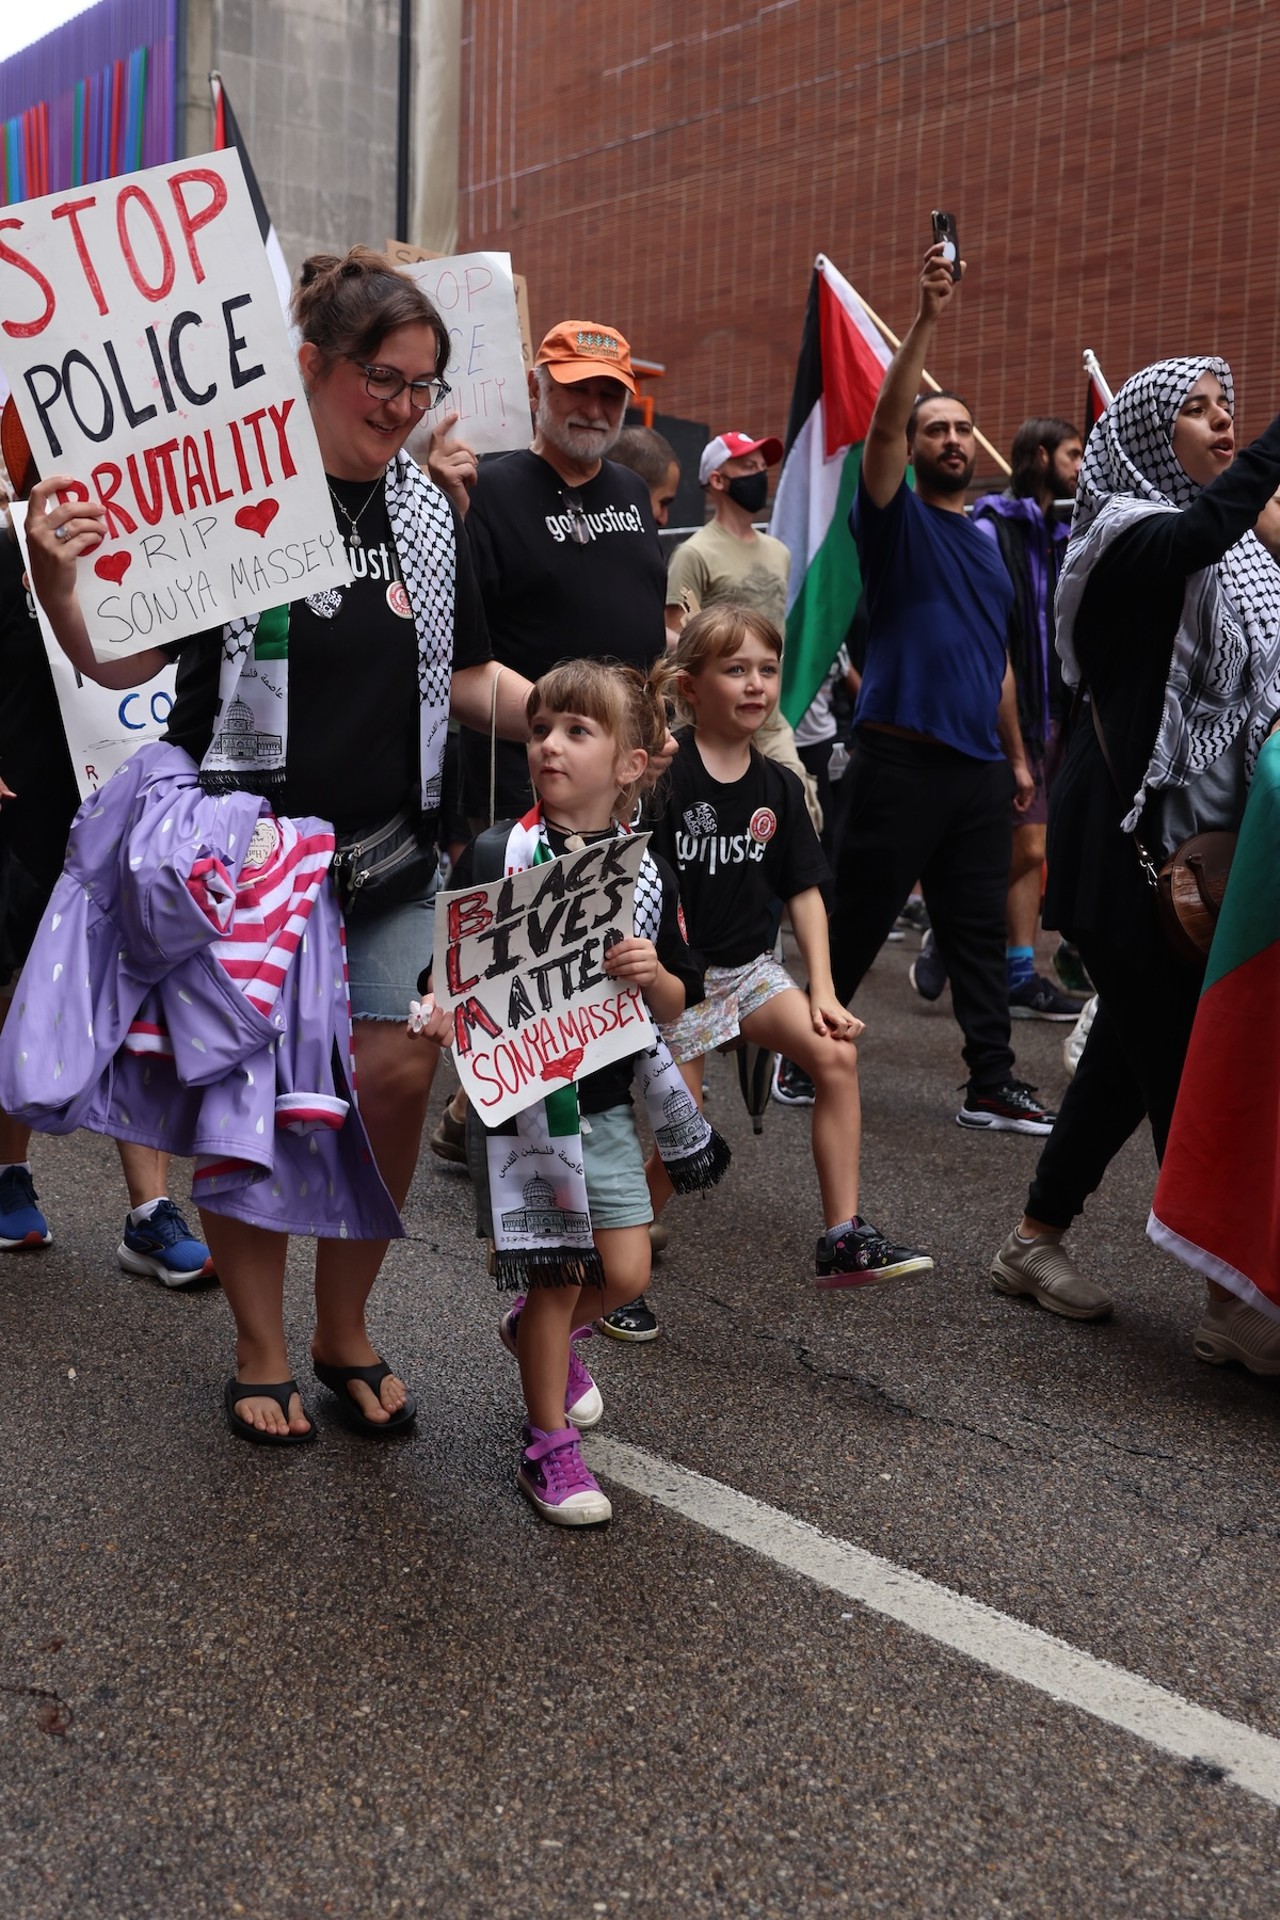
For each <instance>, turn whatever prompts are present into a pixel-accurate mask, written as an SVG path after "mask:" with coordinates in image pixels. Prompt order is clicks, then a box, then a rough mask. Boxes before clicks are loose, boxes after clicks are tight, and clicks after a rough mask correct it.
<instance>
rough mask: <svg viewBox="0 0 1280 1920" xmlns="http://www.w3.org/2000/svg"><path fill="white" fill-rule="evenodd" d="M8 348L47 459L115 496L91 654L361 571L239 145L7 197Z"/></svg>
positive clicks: (4, 283)
mask: <svg viewBox="0 0 1280 1920" xmlns="http://www.w3.org/2000/svg"><path fill="white" fill-rule="evenodd" d="M0 366H3V368H4V371H5V374H6V376H7V378H8V381H9V385H10V387H11V388H12V390H13V394H14V399H15V401H16V404H17V408H18V412H19V415H20V417H21V419H22V424H23V426H24V427H25V429H26V433H27V438H28V439H29V441H30V442H31V449H32V452H33V454H34V456H35V460H36V464H37V466H38V467H39V468H40V470H41V472H42V473H43V474H48V475H52V474H55V473H61V474H67V475H70V476H72V477H73V478H74V483H75V484H74V486H73V487H72V488H69V489H68V490H67V494H64V496H63V497H64V498H66V497H68V495H76V494H78V495H79V497H81V498H85V499H94V500H98V501H100V502H101V503H102V506H103V508H104V509H105V511H106V516H107V533H106V538H105V540H104V541H103V543H102V545H101V546H100V547H99V548H98V549H97V550H96V551H95V552H94V553H92V554H88V555H86V556H85V557H84V558H83V559H82V560H81V562H80V577H79V583H78V585H79V598H80V604H81V610H82V612H83V614H84V617H85V623H86V625H87V627H88V630H89V636H90V639H91V640H92V642H93V648H94V652H95V653H96V654H97V656H98V658H99V659H113V658H116V657H118V656H121V655H124V654H128V653H135V652H137V651H138V650H139V649H141V648H143V647H152V646H158V645H162V644H164V643H166V642H168V641H173V640H180V639H183V638H184V637H185V636H186V635H187V634H190V633H195V632H198V631H199V630H200V629H201V628H203V627H210V626H218V625H221V624H222V623H224V622H225V621H227V620H231V619H234V618H236V617H237V616H239V615H243V614H250V613H254V612H257V611H260V610H261V609H262V608H263V607H269V606H278V605H280V604H281V603H282V602H284V601H287V600H294V599H298V598H305V597H306V596H308V595H310V594H312V593H315V592H318V591H319V590H320V589H322V588H325V587H333V586H342V585H344V584H345V583H346V582H347V580H348V579H349V578H350V574H349V571H348V568H347V559H346V551H345V548H344V547H343V544H342V541H341V540H340V539H339V537H338V532H337V528H336V526H335V524H334V519H333V508H332V505H331V503H330V499H329V492H328V488H327V486H326V484H325V477H324V469H323V466H322V463H321V459H320V452H319V448H318V446H317V444H316V439H315V434H314V432H313V430H312V427H311V422H310V419H309V417H308V413H307V404H306V396H305V395H304V393H303V390H302V383H301V380H300V378H299V375H298V368H297V363H296V360H295V358H294V354H293V350H292V348H291V346H290V343H289V337H288V334H287V332H286V330H285V326H284V320H283V317H282V315H281V312H280V301H279V296H278V294H277V292H276V288H275V282H274V281H273V279H272V276H271V269H270V266H269V264H268V261H267V257H266V253H265V250H264V248H263V246H262V241H261V238H260V236H259V233H258V227H257V222H256V220H255V218H254V214H253V209H252V206H251V205H250V202H249V195H248V192H247V191H246V188H245V184H244V175H243V172H242V171H241V167H240V160H239V157H238V155H237V154H236V153H235V152H234V151H231V150H228V151H226V152H223V153H213V154H206V155H204V156H203V157H202V158H199V159H194V160H179V161H173V162H171V163H169V164H167V165H165V166H161V167H152V168H149V169H148V170H147V171H146V172H144V173H135V174H130V175H125V176H123V177H122V178H120V179H117V180H104V181H100V182H98V183H97V184H96V185H93V186H86V187H77V188H72V189H70V190H68V191H67V192H65V193H59V194H49V195H48V196H46V198H44V199H42V200H30V201H24V202H23V203H21V204H20V205H18V206H15V207H10V208H7V209H5V210H4V211H3V213H2V214H0Z"/></svg>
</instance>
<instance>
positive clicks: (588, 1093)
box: [425, 660, 729, 1527]
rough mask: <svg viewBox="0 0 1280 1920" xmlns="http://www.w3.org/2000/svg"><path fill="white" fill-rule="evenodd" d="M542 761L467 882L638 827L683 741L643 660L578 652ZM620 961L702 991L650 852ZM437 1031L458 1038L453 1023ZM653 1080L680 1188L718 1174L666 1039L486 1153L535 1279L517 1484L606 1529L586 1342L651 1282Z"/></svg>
mask: <svg viewBox="0 0 1280 1920" xmlns="http://www.w3.org/2000/svg"><path fill="white" fill-rule="evenodd" d="M528 711H529V729H530V739H529V774H530V778H531V780H532V783H533V788H534V791H535V793H536V794H537V795H538V804H537V805H536V806H534V807H533V808H531V810H530V811H529V812H528V813H527V814H526V815H525V816H524V818H523V819H522V820H518V821H511V820H507V821H501V822H499V823H498V825H497V826H494V827H490V828H489V829H488V831H487V832H485V833H482V834H481V835H480V837H479V839H478V840H476V841H475V842H474V843H473V845H472V847H471V848H470V849H469V850H468V852H467V853H466V854H464V855H463V857H462V859H461V860H460V861H459V863H458V868H457V869H456V870H455V877H454V879H453V886H454V887H455V889H456V888H457V887H459V886H470V885H476V884H479V883H480V882H484V881H490V880H497V879H500V878H502V877H504V876H505V875H507V874H511V873H517V872H521V871H523V870H524V869H525V868H527V867H530V866H536V865H538V864H539V863H541V862H543V861H546V860H551V859H555V858H557V857H558V856H559V855H561V854H565V853H569V854H573V853H577V852H580V851H582V850H583V849H584V848H585V847H586V846H588V845H590V844H591V843H592V842H593V841H596V840H601V839H604V838H606V837H611V836H613V835H614V834H617V833H621V832H625V831H626V829H625V827H623V826H622V825H621V822H623V821H625V820H628V819H629V818H630V816H631V812H632V808H633V806H634V803H635V798H636V794H637V792H638V791H639V788H640V784H641V782H642V780H643V778H644V774H645V770H646V767H647V766H648V763H649V761H650V759H651V758H652V756H654V755H655V754H657V753H659V752H660V751H661V748H662V744H663V741H664V739H665V737H666V731H667V723H666V712H665V709H664V706H663V703H662V701H661V700H660V699H659V698H658V697H657V695H656V694H655V692H654V690H653V689H652V688H651V687H650V686H648V685H647V683H646V682H645V680H644V679H643V678H642V676H641V675H640V674H639V673H636V672H635V671H634V670H632V669H630V668H626V667H619V666H617V665H603V664H601V663H600V662H598V661H594V660H575V661H569V662H565V663H563V664H562V665H560V666H558V667H556V668H554V669H553V670H552V671H551V672H550V673H548V674H544V675H543V677H542V679H541V680H539V681H538V682H537V684H536V686H535V687H534V689H533V692H532V694H531V695H530V697H529V708H528ZM602 964H603V966H604V969H605V971H606V972H607V973H608V974H609V975H610V977H611V978H612V979H614V980H616V981H618V982H620V983H622V984H624V985H625V984H630V985H634V986H638V987H639V988H640V989H641V991H642V993H643V995H644V999H645V1002H646V1004H647V1005H648V1007H649V1009H650V1011H651V1012H652V1013H653V1015H654V1016H655V1018H656V1019H658V1020H664V1021H673V1020H678V1019H679V1017H680V1015H681V1014H682V1013H683V1012H684V1009H685V1007H686V1005H689V1004H691V1003H693V1002H695V1001H697V1000H699V999H700V998H701V995H702V977H701V974H700V973H699V971H698V968H697V966H696V964H695V962H694V959H693V956H692V955H691V954H690V952H689V949H688V948H687V947H686V945H685V943H684V938H683V935H682V934H681V931H680V926H679V920H678V909H677V889H676V882H675V876H674V874H673V873H672V872H671V870H670V868H669V867H667V866H666V865H665V863H664V862H661V861H655V860H654V859H653V858H652V857H651V855H649V854H648V853H647V852H646V854H645V856H644V858H643V860H642V863H641V867H640V876H639V879H638V881H637V885H636V909H635V931H634V934H633V935H632V936H631V937H629V938H624V939H621V940H619V941H617V942H616V944H614V945H612V946H610V947H609V949H608V951H607V953H606V955H605V958H604V960H603V963H602ZM425 1030H426V1031H427V1032H428V1033H429V1034H430V1035H431V1036H432V1037H433V1038H436V1039H441V1040H447V1039H448V1038H449V1037H450V1035H451V1033H452V1019H451V1017H446V1016H445V1015H444V1014H443V1012H441V1011H439V1010H436V1011H434V1012H430V1013H429V1014H428V1015H427V1017H426V1020H425ZM633 1080H635V1081H636V1082H637V1084H638V1085H639V1088H640V1091H641V1096H642V1098H643V1099H644V1102H645V1106H646V1110H647V1112H648V1115H649V1119H650V1123H651V1125H652V1126H653V1129H654V1134H655V1138H656V1139H657V1140H658V1143H659V1147H660V1149H661V1152H662V1154H663V1156H664V1163H665V1165H666V1166H667V1169H668V1173H669V1177H670V1182H671V1184H672V1186H673V1187H674V1188H675V1189H677V1190H680V1191H690V1190H692V1189H694V1188H697V1187H705V1186H710V1185H711V1184H713V1182H714V1181H716V1180H718V1179H719V1178H720V1175H721V1174H722V1173H723V1171H724V1169H725V1167H726V1166H727V1165H728V1158H729V1154H728V1148H727V1147H726V1146H725V1144H724V1142H723V1141H722V1140H721V1139H720V1138H719V1136H718V1135H717V1134H715V1133H714V1132H713V1131H712V1130H711V1128H709V1127H708V1126H707V1124H706V1122H705V1121H704V1120H703V1119H702V1116H701V1114H700V1113H699V1112H698V1109H697V1107H696V1106H695V1104H694V1102H693V1100H692V1099H691V1098H690V1096H689V1094H688V1091H687V1089H686V1087H685V1085H684V1082H683V1081H682V1079H681V1077H680V1074H679V1072H678V1071H677V1069H676V1067H675V1065H674V1063H673V1061H672V1059H671V1056H670V1054H669V1052H668V1051H667V1048H666V1047H665V1045H664V1044H662V1042H660V1041H659V1042H658V1043H657V1044H656V1045H653V1046H651V1047H650V1048H649V1049H648V1050H647V1051H645V1052H644V1053H642V1054H637V1055H635V1056H633V1057H632V1058H629V1059H624V1060H619V1061H616V1062H615V1063H613V1064H612V1065H610V1066H606V1067H603V1068H601V1069H600V1070H599V1071H597V1072H595V1073H590V1074H587V1075H585V1076H584V1077H583V1078H582V1079H580V1080H578V1081H577V1082H576V1083H574V1084H571V1085H568V1086H564V1087H560V1088H557V1089H556V1090H555V1091H553V1092H551V1093H548V1094H547V1095H546V1096H545V1098H543V1099H541V1100H538V1101H536V1102H535V1103H534V1104H533V1105H532V1106H531V1107H528V1108H526V1109H525V1110H524V1111H523V1112H521V1113H519V1114H517V1115H516V1116H515V1118H514V1119H513V1120H512V1121H510V1122H508V1123H507V1125H506V1126H505V1127H502V1128H498V1129H494V1130H493V1131H489V1130H488V1129H485V1128H483V1127H481V1126H480V1124H479V1122H478V1120H476V1119H475V1118H474V1117H473V1119H472V1121H471V1124H470V1127H469V1130H468V1147H469V1150H470V1151H469V1158H470V1160H471V1165H472V1174H473V1178H474V1181H475V1187H476V1194H477V1210H478V1215H479V1228H480V1232H481V1233H482V1234H484V1235H486V1236H488V1237H489V1238H491V1239H492V1240H493V1242H494V1267H495V1272H496V1274H497V1279H498V1285H499V1286H500V1287H506V1288H511V1289H516V1288H518V1289H521V1292H520V1294H519V1297H518V1298H517V1299H516V1301H515V1302H514V1304H513V1305H512V1307H511V1308H510V1310H509V1312H507V1313H506V1314H505V1315H504V1317H503V1320H502V1323H501V1326H500V1329H499V1332H500V1337H501V1340H502V1343H503V1345H504V1346H505V1347H506V1348H508V1350H509V1351H510V1352H512V1353H514V1354H515V1356H516V1359H517V1360H518V1361H519V1364H520V1381H521V1385H522V1387H523V1389H524V1397H525V1405H526V1407H527V1409H528V1421H527V1424H526V1426H525V1428H524V1440H523V1446H522V1449H521V1454H520V1462H519V1466H518V1468H517V1471H516V1480H517V1484H518V1485H519V1487H520V1489H521V1491H522V1492H523V1493H524V1494H525V1495H526V1496H527V1497H528V1499H529V1500H530V1501H531V1502H532V1504H533V1506H534V1507H535V1508H536V1510H537V1511H538V1512H539V1513H540V1514H541V1515H542V1516H543V1518H544V1519H547V1520H550V1521H552V1522H554V1523H555V1524H556V1525H557V1526H566V1527H578V1526H590V1525H593V1524H596V1523H598V1522H600V1521H604V1520H608V1519H610V1518H611V1516H612V1509H611V1507H610V1505H609V1501H608V1499H607V1498H606V1496H605V1495H604V1494H603V1493H602V1492H601V1490H600V1488H599V1487H598V1486H597V1484H596V1482H595V1480H594V1479H593V1478H592V1476H591V1474H590V1473H589V1472H588V1470H587V1467H586V1465H585V1464H584V1462H583V1460H582V1456H581V1453H580V1452H579V1449H578V1431H577V1430H578V1429H579V1428H580V1427H591V1426H594V1425H595V1423H596V1422H597V1420H599V1419H600V1417H601V1414H602V1412H603V1406H602V1403H601V1399H600V1394H599V1392H598V1390H597V1388H596V1386H595V1383H594V1381H593V1380H592V1378H591V1375H590V1374H589V1373H588V1372H587V1369H586V1368H585V1367H584V1366H583V1364H582V1362H581V1360H580V1359H579V1358H578V1355H577V1353H576V1351H575V1349H576V1347H577V1346H578V1345H580V1344H581V1342H582V1341H584V1340H586V1339H588V1338H590V1333H591V1327H590V1323H591V1321H592V1320H593V1319H595V1318H597V1317H598V1316H599V1315H601V1314H603V1313H608V1312H610V1311H611V1310H612V1308H614V1307H617V1306H620V1305H622V1304H623V1302H624V1301H628V1300H633V1299H635V1298H636V1297H637V1296H638V1295H639V1294H641V1293H643V1291H644V1289H645V1288H646V1287H647V1286H648V1284H649V1222H650V1221H651V1220H652V1218H653V1209H652V1206H651V1204H650V1200H649V1191H648V1187H647V1184H646V1181H645V1169H644V1156H643V1153H642V1150H641V1146H640V1141H639V1136H638V1134H637V1132H636V1118H635V1111H634V1109H633V1107H632V1105H631V1096H630V1088H631V1084H632V1081H633Z"/></svg>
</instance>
